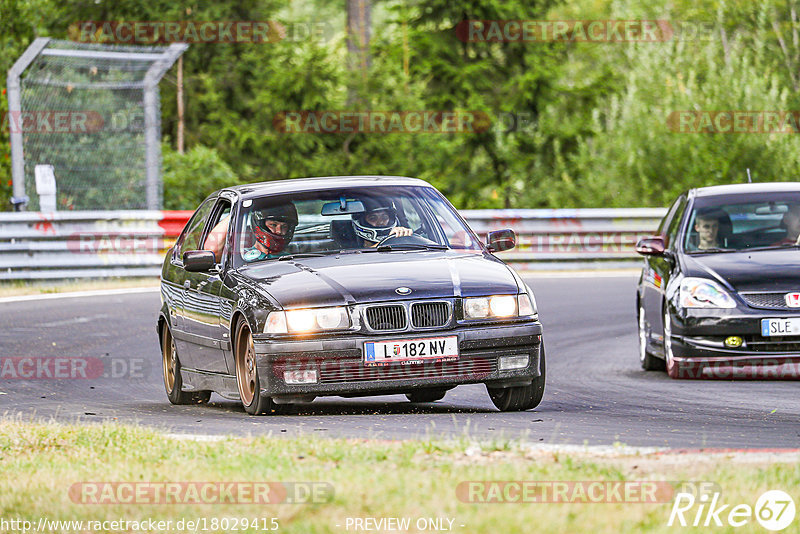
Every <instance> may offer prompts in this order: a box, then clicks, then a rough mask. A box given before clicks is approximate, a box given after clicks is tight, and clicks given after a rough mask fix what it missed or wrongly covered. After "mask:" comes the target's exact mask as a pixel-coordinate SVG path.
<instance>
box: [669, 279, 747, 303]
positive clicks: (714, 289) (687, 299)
mask: <svg viewBox="0 0 800 534" xmlns="http://www.w3.org/2000/svg"><path fill="white" fill-rule="evenodd" d="M678 305H679V306H680V307H681V308H735V307H736V301H735V300H733V297H731V296H730V295H729V294H728V292H727V291H725V290H724V289H722V287H721V286H720V285H719V284H718V283H716V282H714V281H713V280H708V279H706V278H684V279H683V280H681V291H680V294H679V295H678Z"/></svg>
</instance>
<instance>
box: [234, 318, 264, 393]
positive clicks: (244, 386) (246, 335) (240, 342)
mask: <svg viewBox="0 0 800 534" xmlns="http://www.w3.org/2000/svg"><path fill="white" fill-rule="evenodd" d="M256 372H257V371H256V351H255V349H254V348H253V336H252V334H251V333H250V327H249V326H247V322H245V321H242V322H241V323H240V324H239V329H238V331H237V332H236V384H237V385H238V386H239V396H240V397H241V398H242V404H244V405H245V406H250V405H251V404H253V398H254V397H255V396H256V395H257V394H260V393H259V392H258V391H256V389H257V388H258V377H257V376H256Z"/></svg>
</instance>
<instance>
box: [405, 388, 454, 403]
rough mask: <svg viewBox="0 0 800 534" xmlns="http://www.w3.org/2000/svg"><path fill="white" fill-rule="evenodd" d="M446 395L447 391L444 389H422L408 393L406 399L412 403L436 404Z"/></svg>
mask: <svg viewBox="0 0 800 534" xmlns="http://www.w3.org/2000/svg"><path fill="white" fill-rule="evenodd" d="M446 394H447V389H444V388H431V389H420V390H419V391H412V392H410V393H406V398H407V399H408V400H410V401H411V402H435V401H438V400H442V399H443V398H444V396H445V395H446Z"/></svg>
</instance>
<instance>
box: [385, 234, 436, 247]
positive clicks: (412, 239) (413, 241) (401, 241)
mask: <svg viewBox="0 0 800 534" xmlns="http://www.w3.org/2000/svg"><path fill="white" fill-rule="evenodd" d="M435 244H436V241H431V240H430V239H428V238H426V237H422V236H419V235H416V234H412V235H404V236H397V235H390V236H387V237H384V238H383V240H381V241H380V242H379V243H378V244H377V245H375V246H376V247H380V246H381V245H435Z"/></svg>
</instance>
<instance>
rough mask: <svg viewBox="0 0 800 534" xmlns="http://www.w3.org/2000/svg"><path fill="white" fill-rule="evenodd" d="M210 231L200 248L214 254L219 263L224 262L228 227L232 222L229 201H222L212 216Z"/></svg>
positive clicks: (218, 203)
mask: <svg viewBox="0 0 800 534" xmlns="http://www.w3.org/2000/svg"><path fill="white" fill-rule="evenodd" d="M210 220H211V223H210V224H209V226H208V227H209V228H210V230H209V231H208V233H207V234H206V237H205V238H204V239H203V243H202V244H201V246H200V248H201V249H203V250H210V251H212V252H214V257H215V258H216V260H217V263H221V262H222V257H223V253H224V251H225V243H226V242H227V237H228V226H229V225H230V220H231V203H230V202H229V201H228V200H225V199H220V200H219V202H217V205H216V207H215V208H214V211H213V212H212V214H211V219H210Z"/></svg>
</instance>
